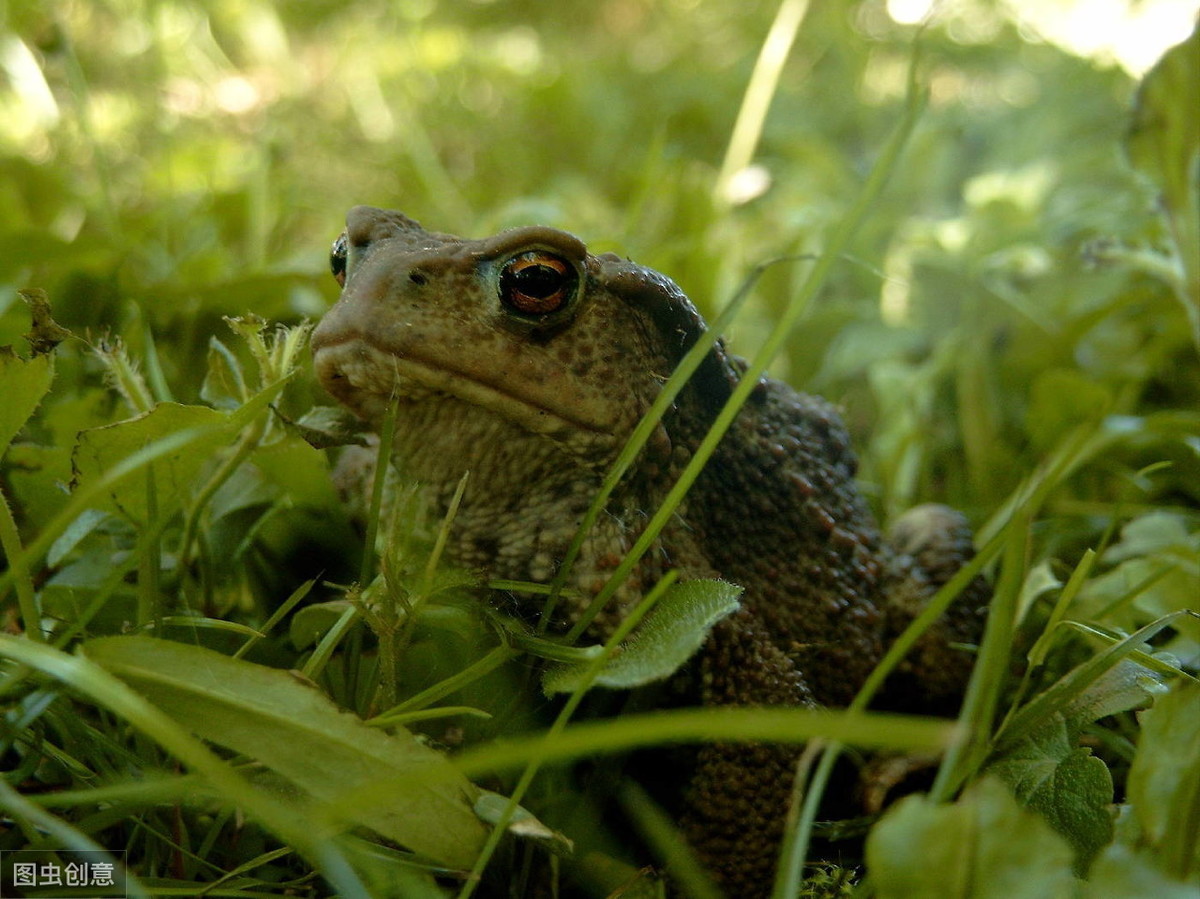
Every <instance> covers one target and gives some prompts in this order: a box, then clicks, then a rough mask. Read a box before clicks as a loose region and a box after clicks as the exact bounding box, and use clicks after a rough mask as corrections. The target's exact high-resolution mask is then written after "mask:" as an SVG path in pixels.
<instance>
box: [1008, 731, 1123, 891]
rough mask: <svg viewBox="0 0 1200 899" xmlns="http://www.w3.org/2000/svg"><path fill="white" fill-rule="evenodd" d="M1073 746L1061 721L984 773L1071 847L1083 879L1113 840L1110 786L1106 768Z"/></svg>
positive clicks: (1080, 748)
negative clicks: (1009, 790) (1004, 785)
mask: <svg viewBox="0 0 1200 899" xmlns="http://www.w3.org/2000/svg"><path fill="white" fill-rule="evenodd" d="M1073 742H1074V741H1073V740H1071V739H1070V738H1069V735H1068V732H1067V725H1066V722H1065V721H1062V720H1061V719H1059V721H1057V722H1056V724H1055V725H1052V726H1047V727H1046V728H1044V729H1043V730H1041V731H1039V733H1038V735H1037V738H1036V739H1030V740H1027V741H1026V742H1025V743H1024V744H1022V746H1021V747H1020V748H1019V749H1018V750H1016V751H1014V752H1012V753H1010V754H1009V755H1008V756H1007V757H1006V758H1005V759H1004V760H1003V761H1001V762H998V763H997V764H995V765H992V766H990V767H989V768H988V771H989V772H990V773H993V774H995V775H997V776H999V777H1000V778H1001V779H1002V780H1004V781H1005V782H1006V783H1007V784H1008V785H1009V786H1010V787H1012V790H1013V792H1014V793H1015V794H1016V797H1017V799H1018V800H1019V801H1020V802H1021V803H1022V804H1023V805H1025V806H1027V807H1028V808H1031V809H1033V810H1035V811H1037V812H1040V813H1041V814H1042V815H1043V817H1045V818H1046V820H1047V821H1049V822H1050V823H1051V825H1053V827H1054V829H1055V830H1056V831H1058V833H1059V834H1060V835H1061V836H1063V837H1064V838H1065V839H1066V840H1068V841H1069V842H1070V843H1071V845H1072V846H1073V847H1074V849H1075V852H1076V869H1077V871H1078V872H1079V873H1083V872H1084V871H1086V870H1087V868H1088V865H1089V864H1090V863H1091V861H1092V859H1093V858H1094V857H1095V855H1096V853H1097V852H1099V851H1100V850H1101V849H1102V848H1103V847H1104V846H1106V845H1107V844H1108V843H1109V841H1110V840H1111V839H1112V832H1113V825H1112V818H1111V815H1110V812H1109V807H1110V805H1111V803H1112V799H1113V783H1112V775H1111V774H1110V773H1109V771H1108V767H1107V766H1106V765H1105V764H1104V762H1102V761H1101V760H1100V759H1098V758H1096V757H1095V756H1093V755H1092V753H1091V750H1089V749H1086V748H1082V747H1076V746H1074V745H1073Z"/></svg>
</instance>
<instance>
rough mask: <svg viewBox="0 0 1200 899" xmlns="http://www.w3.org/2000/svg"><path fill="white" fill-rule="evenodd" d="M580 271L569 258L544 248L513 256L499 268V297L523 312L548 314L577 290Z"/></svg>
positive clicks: (509, 305) (565, 301)
mask: <svg viewBox="0 0 1200 899" xmlns="http://www.w3.org/2000/svg"><path fill="white" fill-rule="evenodd" d="M578 283H579V274H578V273H577V272H576V271H575V266H573V265H571V263H569V262H567V260H565V259H563V258H561V257H559V256H555V255H554V254H553V253H547V252H545V251H544V250H530V251H529V252H528V253H522V254H521V255H519V256H514V257H513V258H512V259H510V260H508V262H506V263H504V268H503V269H501V270H500V301H501V302H502V303H504V305H505V306H507V307H508V308H509V309H512V310H514V311H515V312H520V313H522V314H524V315H549V314H551V313H553V312H557V311H558V310H560V309H562V308H563V307H564V306H566V305H567V303H568V302H569V301H570V299H571V297H572V296H574V294H575V286H576V285H577V284H578Z"/></svg>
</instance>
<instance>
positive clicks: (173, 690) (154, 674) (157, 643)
mask: <svg viewBox="0 0 1200 899" xmlns="http://www.w3.org/2000/svg"><path fill="white" fill-rule="evenodd" d="M81 651H82V652H83V654H84V655H86V656H87V657H88V658H89V659H91V660H92V661H93V662H96V663H97V664H99V665H100V666H102V667H103V668H105V669H107V670H108V671H110V672H111V673H113V674H115V675H116V676H117V677H119V678H120V679H121V680H123V681H125V682H126V683H127V684H129V685H130V686H131V687H133V688H134V689H135V690H137V691H138V692H139V693H140V694H141V695H142V696H144V697H145V698H146V699H148V700H149V701H150V702H152V703H153V704H154V705H156V706H157V707H158V708H160V709H161V710H162V711H163V712H166V713H167V714H168V715H169V716H171V717H172V718H173V719H175V720H176V721H177V722H178V723H179V724H181V725H183V726H184V727H186V728H187V729H188V730H190V731H191V732H192V733H194V734H196V735H197V736H199V737H202V738H204V739H206V740H210V741H211V742H213V743H217V744H219V745H221V746H225V747H227V748H229V749H232V750H234V751H235V752H239V753H242V754H244V755H247V756H250V757H251V758H254V759H256V760H257V761H258V762H260V763H261V764H263V765H265V766H266V767H268V768H270V769H271V770H272V771H275V772H277V773H278V774H281V775H283V776H284V777H286V778H287V779H288V780H289V781H291V782H292V783H293V784H295V785H296V786H297V787H299V788H300V789H302V790H303V791H304V792H305V793H307V794H308V795H309V796H311V797H313V798H314V799H315V800H318V801H319V802H326V803H335V802H338V801H339V800H341V799H343V798H344V797H346V796H347V795H350V794H353V795H354V796H355V797H358V798H359V799H360V800H361V799H362V797H365V796H368V795H369V794H370V791H371V789H372V786H373V785H375V784H380V785H382V784H386V785H387V795H388V798H389V804H388V805H387V806H386V807H383V806H380V805H379V804H372V803H370V802H367V801H356V802H354V803H345V802H341V803H339V806H338V808H339V812H340V815H341V816H342V818H343V819H345V818H350V819H351V820H350V821H349V822H348V823H352V824H355V825H361V826H365V827H369V828H370V829H372V830H374V831H375V832H377V833H379V834H381V835H382V836H384V837H387V838H388V839H391V840H395V841H396V842H397V843H400V844H401V845H403V846H406V847H408V848H409V849H412V850H414V851H415V852H418V853H420V854H422V855H424V856H427V857H429V858H431V859H433V860H435V861H437V862H440V863H442V864H445V865H449V866H452V867H456V868H468V867H470V865H471V864H472V862H473V861H474V859H475V856H476V854H477V853H478V851H479V849H480V847H481V846H482V844H483V841H484V839H485V837H486V834H487V830H486V827H485V826H484V824H483V823H482V822H481V821H480V820H479V819H478V817H477V816H476V815H475V813H474V812H473V811H472V803H473V802H474V798H475V789H474V787H473V786H472V785H471V783H470V782H469V781H467V780H466V778H464V777H463V776H462V775H461V774H459V773H458V772H456V771H455V770H454V769H453V767H452V766H451V765H450V763H449V762H448V761H447V760H446V759H445V758H444V757H443V756H441V755H439V754H438V753H437V752H434V751H433V750H432V749H430V748H428V747H426V746H424V745H422V744H421V743H419V742H417V740H416V739H415V738H414V737H413V736H412V735H411V734H409V733H408V732H407V731H404V730H398V731H397V732H396V733H395V734H387V733H383V732H382V731H380V730H378V729H376V728H371V727H368V726H367V725H365V724H364V723H363V722H362V721H361V720H360V719H358V718H356V717H355V716H354V715H352V714H350V713H349V712H345V711H342V710H340V709H338V708H337V707H336V706H334V705H333V703H332V702H330V701H329V700H328V698H326V697H325V695H324V694H322V693H321V692H319V691H318V690H316V689H313V688H312V687H310V686H307V685H305V684H304V683H302V682H301V681H299V680H298V679H296V678H294V677H292V676H291V675H289V674H288V673H287V672H284V671H280V670H277V669H273V668H266V667H264V666H261V665H254V664H251V663H249V662H244V661H241V660H239V659H232V658H229V657H228V656H225V655H222V654H220V653H218V652H214V651H212V650H209V649H204V648H202V647H199V646H192V645H188V644H184V643H175V642H172V641H169V640H158V639H154V638H151V637H102V638H100V639H96V640H90V641H88V642H87V643H85V644H83V647H82V650H81ZM319 807H320V806H317V808H319Z"/></svg>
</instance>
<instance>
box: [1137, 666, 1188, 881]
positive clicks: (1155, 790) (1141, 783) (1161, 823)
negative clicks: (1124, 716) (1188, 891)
mask: <svg viewBox="0 0 1200 899" xmlns="http://www.w3.org/2000/svg"><path fill="white" fill-rule="evenodd" d="M1128 793H1129V801H1130V803H1131V804H1132V805H1133V811H1134V815H1135V816H1136V818H1137V821H1138V823H1139V824H1140V825H1141V828H1142V832H1143V834H1144V835H1145V839H1146V840H1147V841H1148V842H1149V843H1150V844H1151V845H1152V846H1154V847H1155V848H1156V849H1157V850H1158V856H1159V858H1160V859H1161V861H1162V865H1163V867H1164V869H1165V870H1166V871H1167V873H1168V874H1170V875H1171V876H1173V877H1175V878H1177V879H1181V880H1182V879H1187V878H1190V877H1196V876H1200V684H1196V683H1194V682H1193V683H1184V684H1181V685H1180V686H1179V687H1178V688H1177V689H1175V690H1174V691H1172V692H1171V693H1168V694H1167V695H1166V696H1162V697H1160V698H1159V700H1158V701H1157V702H1156V703H1155V704H1154V707H1153V708H1152V709H1150V710H1149V711H1147V712H1145V713H1144V714H1143V716H1142V736H1141V740H1140V743H1139V745H1138V751H1137V755H1135V756H1134V759H1133V765H1132V767H1131V768H1130V771H1129V782H1128Z"/></svg>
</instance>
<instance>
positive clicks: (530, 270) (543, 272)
mask: <svg viewBox="0 0 1200 899" xmlns="http://www.w3.org/2000/svg"><path fill="white" fill-rule="evenodd" d="M562 284H563V276H562V272H560V271H557V270H556V269H553V268H551V267H550V266H548V265H527V266H525V268H523V269H520V270H519V271H516V272H513V287H515V288H516V289H517V290H519V291H521V293H523V294H525V295H526V296H530V297H548V296H550V295H551V294H552V293H554V292H555V291H557V290H561V289H562Z"/></svg>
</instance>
